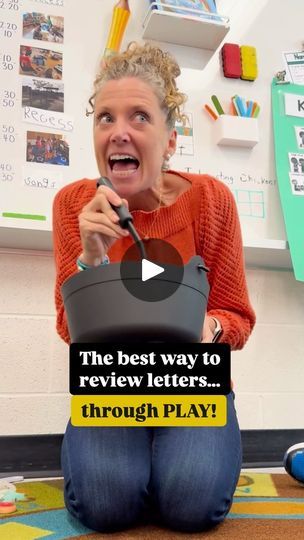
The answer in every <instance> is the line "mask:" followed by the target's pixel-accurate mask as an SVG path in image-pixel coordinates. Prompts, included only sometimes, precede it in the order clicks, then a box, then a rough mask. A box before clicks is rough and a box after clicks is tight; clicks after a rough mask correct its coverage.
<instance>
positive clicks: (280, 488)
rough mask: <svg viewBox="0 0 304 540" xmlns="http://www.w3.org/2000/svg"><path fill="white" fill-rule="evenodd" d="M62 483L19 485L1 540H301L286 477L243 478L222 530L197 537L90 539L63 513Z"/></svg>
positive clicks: (147, 529)
mask: <svg viewBox="0 0 304 540" xmlns="http://www.w3.org/2000/svg"><path fill="white" fill-rule="evenodd" d="M62 488H63V481H62V480H49V481H43V482H40V481H39V482H22V483H19V484H17V492H19V493H24V494H25V496H26V499H25V500H24V501H18V502H17V503H16V507H17V511H16V512H15V513H14V514H10V515H1V516H0V539H1V540H36V539H39V538H46V539H47V540H63V539H72V538H73V539H74V540H76V539H77V540H112V539H113V540H114V539H115V540H135V539H136V540H159V539H162V540H169V539H171V540H172V539H174V538H176V539H178V538H180V539H182V538H184V539H185V538H187V539H188V538H191V540H201V539H206V540H207V539H212V540H213V539H215V540H243V539H244V540H255V539H257V540H283V539H285V538H286V540H287V539H292V540H303V539H304V485H301V484H299V483H297V482H296V481H294V480H293V479H292V478H290V477H289V476H288V475H287V474H262V473H246V474H242V475H241V477H240V479H239V482H238V486H237V489H236V492H235V496H234V501H233V505H232V507H231V510H230V512H229V514H228V516H227V518H226V520H225V521H224V523H223V524H221V525H219V526H218V527H216V528H215V529H213V530H212V531H209V532H205V533H199V534H191V535H190V534H189V535H188V534H182V533H176V532H172V531H168V530H167V529H163V528H160V527H156V526H153V525H146V526H143V527H137V528H134V529H130V530H128V531H124V532H122V533H115V534H100V533H94V532H93V531H91V530H90V529H87V528H86V527H83V526H82V525H81V524H80V523H79V522H78V521H77V520H75V519H73V518H72V517H71V516H70V515H69V514H68V512H67V511H66V509H65V507H64V501H63V492H62Z"/></svg>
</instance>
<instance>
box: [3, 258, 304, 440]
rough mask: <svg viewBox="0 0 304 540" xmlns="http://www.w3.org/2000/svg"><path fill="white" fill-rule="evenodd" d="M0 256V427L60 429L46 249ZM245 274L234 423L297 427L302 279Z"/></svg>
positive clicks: (62, 397) (303, 334) (303, 399)
mask: <svg viewBox="0 0 304 540" xmlns="http://www.w3.org/2000/svg"><path fill="white" fill-rule="evenodd" d="M0 258H1V263H0V273H1V279H0V342H1V350H0V365H1V377H0V410H1V411H2V412H1V417H0V435H24V434H27V435H29V434H47V433H63V432H64V430H65V426H66V422H67V420H68V417H69V408H70V395H69V393H68V364H69V360H68V346H67V345H66V344H65V343H64V342H63V341H61V339H60V338H59V337H58V336H57V334H56V331H55V308H54V295H53V291H54V282H55V268H54V263H53V258H52V254H51V253H43V252H28V251H25V252H21V251H8V250H6V251H5V250H2V252H1V251H0ZM247 276H248V285H249V290H250V296H251V300H252V303H253V306H254V308H255V310H256V313H257V325H256V328H255V330H254V332H253V334H252V336H251V338H250V340H249V342H248V343H247V345H246V347H245V349H244V350H243V351H238V352H235V353H233V355H232V378H233V381H234V389H235V392H236V406H237V410H238V417H239V421H240V426H241V428H242V429H265V428H268V429H271V428H273V429H276V428H286V429H287V428H303V419H302V414H301V411H303V408H304V386H303V380H304V362H303V358H304V286H303V283H299V282H297V281H295V279H294V277H293V274H292V272H287V271H278V270H262V269H248V270H247Z"/></svg>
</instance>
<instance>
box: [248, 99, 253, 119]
mask: <svg viewBox="0 0 304 540" xmlns="http://www.w3.org/2000/svg"><path fill="white" fill-rule="evenodd" d="M252 109H253V101H247V111H246V116H248V117H250V116H251V114H252Z"/></svg>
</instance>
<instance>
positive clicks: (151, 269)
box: [141, 259, 165, 281]
mask: <svg viewBox="0 0 304 540" xmlns="http://www.w3.org/2000/svg"><path fill="white" fill-rule="evenodd" d="M164 271H165V269H164V268H162V267H161V266H158V264H154V263H153V262H151V261H148V260H147V259H142V261H141V279H142V281H148V279H152V278H154V277H155V276H158V274H161V273H162V272H164Z"/></svg>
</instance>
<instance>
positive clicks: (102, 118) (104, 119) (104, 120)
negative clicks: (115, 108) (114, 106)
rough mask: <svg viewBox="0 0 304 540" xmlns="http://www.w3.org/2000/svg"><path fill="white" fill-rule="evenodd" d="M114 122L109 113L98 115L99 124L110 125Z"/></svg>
mask: <svg viewBox="0 0 304 540" xmlns="http://www.w3.org/2000/svg"><path fill="white" fill-rule="evenodd" d="M111 121H112V117H111V115H110V114H109V113H100V114H98V115H97V122H98V123H99V124H109V123H110V122H111Z"/></svg>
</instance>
